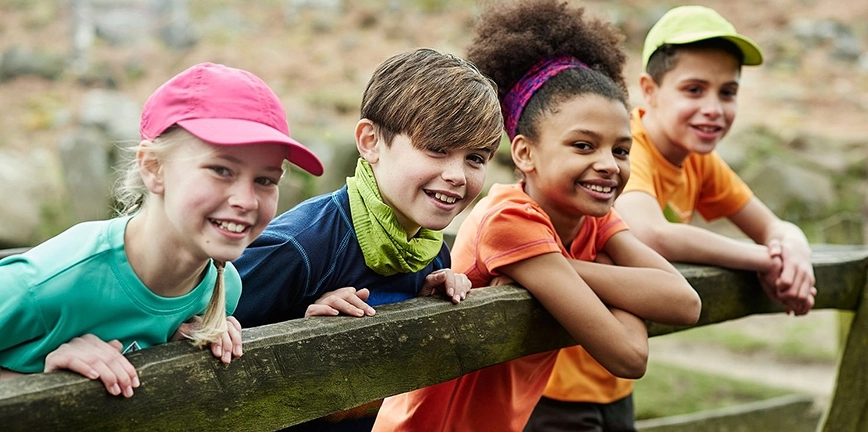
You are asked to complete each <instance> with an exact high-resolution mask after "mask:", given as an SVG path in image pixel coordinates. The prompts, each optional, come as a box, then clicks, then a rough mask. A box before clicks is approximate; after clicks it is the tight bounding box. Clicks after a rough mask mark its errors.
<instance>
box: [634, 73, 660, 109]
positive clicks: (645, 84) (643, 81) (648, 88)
mask: <svg viewBox="0 0 868 432" xmlns="http://www.w3.org/2000/svg"><path fill="white" fill-rule="evenodd" d="M639 89H640V91H641V92H642V98H644V99H645V103H646V104H648V106H650V107H654V106H656V105H657V97H656V96H657V89H658V86H657V82H656V81H654V78H652V77H651V75H649V74H648V73H647V72H642V74H641V75H639Z"/></svg>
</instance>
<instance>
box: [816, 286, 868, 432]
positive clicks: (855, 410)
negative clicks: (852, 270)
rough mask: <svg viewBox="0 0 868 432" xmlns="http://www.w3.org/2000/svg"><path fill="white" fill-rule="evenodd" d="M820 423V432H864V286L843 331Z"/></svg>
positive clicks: (867, 426)
mask: <svg viewBox="0 0 868 432" xmlns="http://www.w3.org/2000/svg"><path fill="white" fill-rule="evenodd" d="M820 424H821V425H822V428H821V429H820V428H818V430H822V431H824V432H864V431H868V286H866V288H865V289H863V290H862V295H861V301H860V303H859V307H858V308H857V309H856V314H855V316H854V317H853V322H852V323H851V325H850V331H849V332H848V333H847V342H846V344H845V345H844V350H843V352H842V353H841V356H840V358H839V359H838V377H837V379H836V380H835V390H834V392H833V394H832V400H831V402H830V404H829V406H828V408H827V410H826V412H825V413H824V416H823V421H821V423H820Z"/></svg>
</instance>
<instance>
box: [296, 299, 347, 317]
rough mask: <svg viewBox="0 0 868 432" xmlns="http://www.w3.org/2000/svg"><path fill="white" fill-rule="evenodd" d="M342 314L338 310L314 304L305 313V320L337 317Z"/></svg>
mask: <svg viewBox="0 0 868 432" xmlns="http://www.w3.org/2000/svg"><path fill="white" fill-rule="evenodd" d="M338 314H340V311H338V310H337V309H335V308H333V307H331V306H329V305H324V304H316V303H314V304H312V305H310V306H308V307H307V310H305V312H304V317H305V318H310V317H315V316H335V315H338Z"/></svg>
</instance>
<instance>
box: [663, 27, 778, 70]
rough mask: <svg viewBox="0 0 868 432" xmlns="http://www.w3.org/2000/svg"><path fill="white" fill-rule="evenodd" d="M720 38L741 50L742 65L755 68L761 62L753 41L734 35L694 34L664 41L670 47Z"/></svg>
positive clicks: (717, 33) (761, 58) (760, 52)
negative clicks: (670, 45)
mask: <svg viewBox="0 0 868 432" xmlns="http://www.w3.org/2000/svg"><path fill="white" fill-rule="evenodd" d="M714 38H721V39H726V40H728V41H730V42H732V43H734V44H735V45H736V46H737V47H738V49H740V50H741V53H742V54H743V56H744V59H743V60H742V63H741V64H743V65H745V66H756V65H760V64H762V62H763V54H762V51H760V49H759V46H758V45H757V44H756V43H754V41H752V40H750V39H748V38H746V37H744V36H742V35H734V34H731V33H720V32H694V33H684V34H681V35H678V36H677V37H672V38H669V39H667V40H666V41H665V43H667V44H672V45H683V44H688V43H692V42H699V41H702V40H707V39H714Z"/></svg>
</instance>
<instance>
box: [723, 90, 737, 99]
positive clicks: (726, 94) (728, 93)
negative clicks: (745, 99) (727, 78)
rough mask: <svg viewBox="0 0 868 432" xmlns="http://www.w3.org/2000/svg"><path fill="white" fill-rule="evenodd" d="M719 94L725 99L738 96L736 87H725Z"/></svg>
mask: <svg viewBox="0 0 868 432" xmlns="http://www.w3.org/2000/svg"><path fill="white" fill-rule="evenodd" d="M720 96H721V97H723V98H724V99H727V100H730V99H735V97H736V96H738V89H737V88H725V89H723V90H721V91H720Z"/></svg>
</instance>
